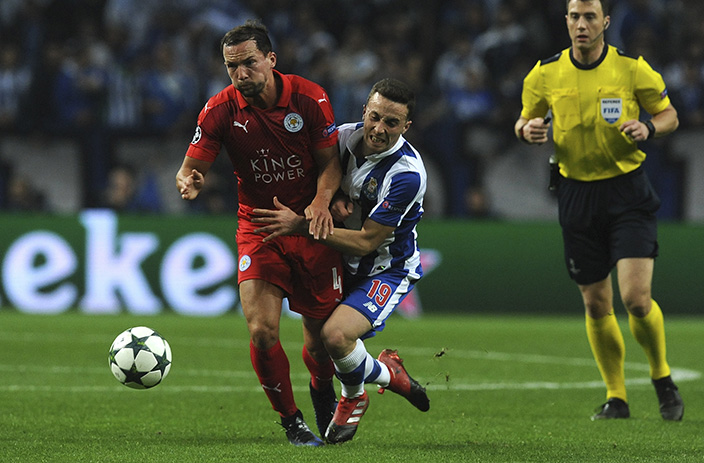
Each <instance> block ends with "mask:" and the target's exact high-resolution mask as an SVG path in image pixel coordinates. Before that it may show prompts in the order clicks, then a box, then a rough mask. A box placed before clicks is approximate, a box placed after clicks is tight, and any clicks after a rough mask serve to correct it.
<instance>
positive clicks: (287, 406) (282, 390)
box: [249, 340, 298, 417]
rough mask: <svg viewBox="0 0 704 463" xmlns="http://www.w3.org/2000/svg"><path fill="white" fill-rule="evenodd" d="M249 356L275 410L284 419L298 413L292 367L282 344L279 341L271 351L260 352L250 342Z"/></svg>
mask: <svg viewBox="0 0 704 463" xmlns="http://www.w3.org/2000/svg"><path fill="white" fill-rule="evenodd" d="M249 355H250V358H251V359H252V366H253V367H254V371H255V372H256V373H257V377H258V378H259V382H260V383H261V385H262V388H264V392H266V395H267V397H268V398H269V402H271V406H272V407H273V408H274V410H276V411H277V412H279V414H280V415H281V416H282V417H286V416H291V415H293V414H294V413H296V411H298V407H296V402H295V401H294V400H293V390H292V388H291V375H290V366H289V363H288V357H286V353H285V352H284V349H283V347H281V342H280V341H277V342H276V344H275V345H274V347H272V348H271V349H269V350H259V349H257V348H256V347H255V346H254V344H253V343H252V341H251V340H250V342H249Z"/></svg>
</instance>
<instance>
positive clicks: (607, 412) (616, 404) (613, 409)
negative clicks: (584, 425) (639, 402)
mask: <svg viewBox="0 0 704 463" xmlns="http://www.w3.org/2000/svg"><path fill="white" fill-rule="evenodd" d="M630 416H631V412H630V410H628V404H627V403H626V402H624V401H623V400H621V399H617V398H615V397H612V398H611V399H609V400H607V401H606V403H605V404H604V405H602V406H601V409H600V410H599V412H598V413H596V414H595V415H594V416H592V421H596V420H611V419H616V418H629V417H630Z"/></svg>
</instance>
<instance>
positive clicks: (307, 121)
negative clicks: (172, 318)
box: [186, 70, 337, 219]
mask: <svg viewBox="0 0 704 463" xmlns="http://www.w3.org/2000/svg"><path fill="white" fill-rule="evenodd" d="M274 73H275V74H276V75H277V76H278V77H280V78H281V80H282V82H283V88H282V91H281V97H280V98H279V101H278V103H277V104H276V106H274V107H273V108H269V109H260V108H256V107H253V106H250V105H249V103H247V101H246V100H245V99H244V97H243V96H242V94H241V93H240V92H239V91H238V90H236V89H235V88H234V86H232V85H230V86H228V87H226V88H225V89H224V90H223V91H221V92H220V93H218V94H217V95H215V96H213V97H212V98H210V100H208V102H207V103H206V105H205V107H204V108H203V109H202V110H201V112H200V115H199V116H198V126H197V127H196V134H195V136H194V137H193V140H192V141H191V144H190V146H189V147H188V151H187V152H186V155H187V156H190V157H193V158H196V159H200V160H204V161H209V162H213V161H214V160H215V157H216V156H217V155H218V153H219V152H220V148H221V147H222V146H224V147H225V149H226V150H227V153H228V155H229V156H230V161H232V166H233V167H234V172H235V175H236V176H237V180H238V181H237V191H238V197H239V204H240V208H239V213H238V215H239V216H240V217H242V218H245V219H249V218H251V214H250V212H251V209H252V208H266V209H271V208H273V205H274V203H273V198H274V196H277V197H278V198H279V201H281V202H282V203H283V204H285V205H286V206H288V207H290V208H291V209H293V210H294V211H296V212H297V213H299V214H302V213H303V210H304V209H305V208H306V207H307V206H308V205H309V204H310V202H311V201H312V200H313V198H314V197H315V194H316V189H317V179H318V169H317V166H316V164H315V161H314V159H313V156H312V154H311V153H312V152H313V151H314V150H316V149H321V148H327V147H330V146H333V145H335V144H336V143H337V127H336V126H335V116H334V114H333V110H332V105H331V104H330V101H329V99H328V95H327V93H325V90H323V88H322V87H320V86H319V85H317V84H315V83H313V82H311V81H309V80H306V79H304V78H302V77H299V76H296V75H288V74H287V75H284V74H281V73H280V72H278V71H276V70H274Z"/></svg>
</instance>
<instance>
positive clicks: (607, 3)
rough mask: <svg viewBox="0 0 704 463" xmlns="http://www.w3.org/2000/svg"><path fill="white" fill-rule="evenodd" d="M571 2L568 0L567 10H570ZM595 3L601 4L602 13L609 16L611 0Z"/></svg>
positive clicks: (601, 0) (598, 0) (585, 0)
mask: <svg viewBox="0 0 704 463" xmlns="http://www.w3.org/2000/svg"><path fill="white" fill-rule="evenodd" d="M571 1H572V0H567V2H566V3H565V8H569V6H570V2H571ZM577 1H580V2H589V1H591V0H577ZM594 1H597V2H599V3H601V11H603V12H604V16H608V15H609V11H610V10H611V0H594Z"/></svg>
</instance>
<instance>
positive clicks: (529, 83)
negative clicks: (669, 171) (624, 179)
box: [521, 45, 670, 181]
mask: <svg viewBox="0 0 704 463" xmlns="http://www.w3.org/2000/svg"><path fill="white" fill-rule="evenodd" d="M522 102H523V110H522V111H521V116H523V117H525V118H526V119H533V118H535V117H544V116H545V115H546V114H547V112H548V109H550V110H552V120H553V139H554V141H555V154H556V155H557V158H558V160H559V163H560V172H561V173H562V175H563V176H565V177H568V178H572V179H575V180H582V181H593V180H601V179H605V178H612V177H616V176H619V175H622V174H625V173H628V172H631V171H633V170H635V169H637V168H638V166H640V164H641V163H642V162H643V160H644V159H645V153H644V152H643V151H641V150H639V149H638V145H637V143H636V142H634V141H632V140H631V139H629V138H628V137H627V136H626V135H624V134H623V133H621V132H620V131H619V129H618V128H619V126H620V125H621V124H622V123H623V122H625V121H628V120H631V119H638V118H639V115H640V107H643V109H645V110H646V111H647V112H648V113H650V114H656V113H659V112H660V111H662V110H664V109H665V108H666V107H667V106H668V105H669V104H670V99H669V97H668V96H667V89H666V87H665V82H664V81H663V79H662V76H661V75H660V74H659V73H657V72H656V71H654V70H653V69H652V68H651V67H650V65H649V64H648V63H647V62H646V61H645V60H644V59H643V57H639V58H637V59H636V58H632V57H629V56H626V55H624V54H623V53H622V52H621V51H619V50H618V49H617V48H615V47H613V46H610V45H609V46H606V47H604V53H603V54H602V55H601V57H600V58H599V60H598V61H596V62H595V63H593V64H591V65H588V66H584V65H582V64H580V63H578V62H577V61H574V60H573V59H572V58H571V53H570V49H569V48H567V49H565V50H563V51H562V52H560V53H558V54H557V55H555V56H553V57H552V58H549V59H547V60H542V61H538V63H537V64H536V65H535V67H533V69H532V70H531V71H530V72H529V73H528V75H527V76H526V78H525V79H524V81H523V96H522Z"/></svg>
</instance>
